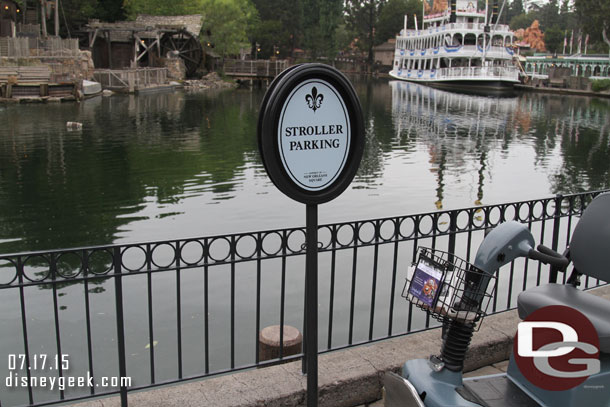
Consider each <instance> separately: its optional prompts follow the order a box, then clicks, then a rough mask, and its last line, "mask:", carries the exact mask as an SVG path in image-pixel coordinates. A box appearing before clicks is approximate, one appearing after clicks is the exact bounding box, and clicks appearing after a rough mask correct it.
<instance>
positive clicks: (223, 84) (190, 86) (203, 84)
mask: <svg viewBox="0 0 610 407" xmlns="http://www.w3.org/2000/svg"><path fill="white" fill-rule="evenodd" d="M182 86H184V89H185V90H189V91H197V90H206V89H235V88H237V86H238V84H237V83H235V82H229V81H226V80H224V79H222V78H221V77H220V75H218V74H217V73H216V72H210V73H209V74H207V75H206V76H204V77H203V78H201V79H187V80H185V81H183V82H182Z"/></svg>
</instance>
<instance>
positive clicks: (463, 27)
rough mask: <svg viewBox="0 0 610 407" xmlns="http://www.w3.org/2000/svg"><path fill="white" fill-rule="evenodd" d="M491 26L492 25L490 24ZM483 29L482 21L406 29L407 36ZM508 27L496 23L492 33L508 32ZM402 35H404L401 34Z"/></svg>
mask: <svg viewBox="0 0 610 407" xmlns="http://www.w3.org/2000/svg"><path fill="white" fill-rule="evenodd" d="M492 27H493V26H492ZM484 29H485V24H484V23H448V24H444V25H442V26H440V27H430V28H425V29H423V30H414V29H407V36H409V37H410V36H417V35H423V34H433V33H442V32H445V31H453V30H455V31H475V30H481V31H483V30H484ZM508 32H510V27H509V26H508V25H506V24H498V26H497V27H496V30H495V31H494V33H508ZM403 37H404V36H403Z"/></svg>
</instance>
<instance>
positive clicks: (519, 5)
mask: <svg viewBox="0 0 610 407" xmlns="http://www.w3.org/2000/svg"><path fill="white" fill-rule="evenodd" d="M521 14H525V9H524V8H523V0H513V1H512V2H511V3H510V6H509V7H508V10H506V21H510V20H512V19H513V18H514V17H516V16H520V15H521Z"/></svg>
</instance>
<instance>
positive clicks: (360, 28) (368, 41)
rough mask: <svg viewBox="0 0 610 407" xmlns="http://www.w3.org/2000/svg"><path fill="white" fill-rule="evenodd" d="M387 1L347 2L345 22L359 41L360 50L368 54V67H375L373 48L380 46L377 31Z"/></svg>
mask: <svg viewBox="0 0 610 407" xmlns="http://www.w3.org/2000/svg"><path fill="white" fill-rule="evenodd" d="M384 4H385V0H347V1H346V2H345V21H346V23H347V27H348V29H349V31H350V32H351V33H352V35H353V36H354V37H355V39H357V40H358V41H357V44H358V48H360V50H361V51H363V52H364V53H366V54H367V62H368V65H369V66H370V67H371V69H372V67H373V47H374V46H375V45H376V44H378V40H377V37H376V36H375V31H376V29H377V27H378V22H379V15H380V14H381V11H382V9H383V6H384Z"/></svg>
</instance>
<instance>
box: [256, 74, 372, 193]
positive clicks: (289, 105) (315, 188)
mask: <svg viewBox="0 0 610 407" xmlns="http://www.w3.org/2000/svg"><path fill="white" fill-rule="evenodd" d="M363 128H364V126H363V119H362V110H361V107H360V102H359V100H358V97H357V96H356V93H355V91H354V89H353V87H352V85H351V84H350V82H349V81H348V80H347V78H345V76H343V74H341V73H340V72H339V71H337V70H336V69H334V68H332V67H330V66H328V65H323V64H303V65H296V66H294V67H292V68H289V69H287V70H286V71H284V72H283V73H282V74H281V75H280V76H278V77H277V78H276V80H274V82H273V83H272V84H271V86H270V88H269V89H268V90H267V94H266V95H265V98H264V100H263V103H262V105H261V114H260V117H259V126H258V142H259V150H260V152H261V157H262V160H263V164H264V165H265V169H266V170H267V173H268V174H269V177H270V178H271V180H272V181H273V183H274V184H275V185H276V186H277V187H278V189H280V191H282V192H283V193H284V194H286V195H288V196H289V197H290V198H292V199H295V200H297V201H299V202H302V203H305V204H319V203H324V202H328V201H330V200H332V199H334V198H336V197H337V196H338V195H340V194H341V192H343V191H344V190H345V189H346V188H347V186H348V185H349V184H350V182H351V181H352V179H353V177H354V175H355V174H356V171H357V169H358V165H359V164H360V159H361V158H362V152H363V149H364V130H363Z"/></svg>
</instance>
